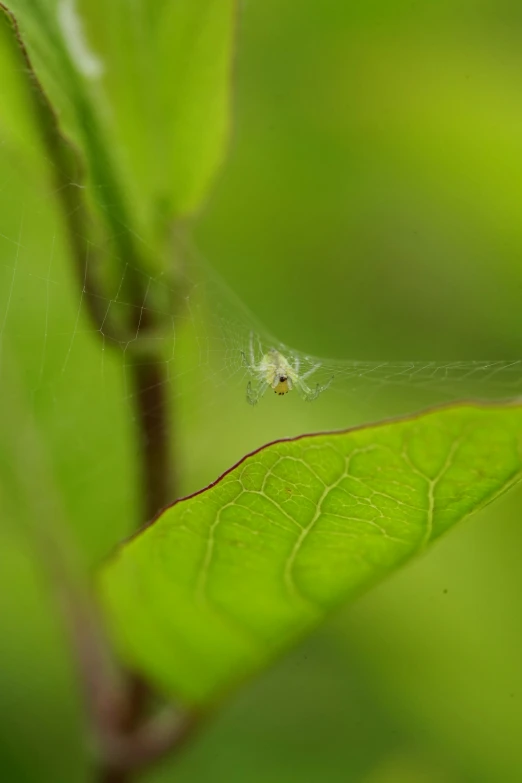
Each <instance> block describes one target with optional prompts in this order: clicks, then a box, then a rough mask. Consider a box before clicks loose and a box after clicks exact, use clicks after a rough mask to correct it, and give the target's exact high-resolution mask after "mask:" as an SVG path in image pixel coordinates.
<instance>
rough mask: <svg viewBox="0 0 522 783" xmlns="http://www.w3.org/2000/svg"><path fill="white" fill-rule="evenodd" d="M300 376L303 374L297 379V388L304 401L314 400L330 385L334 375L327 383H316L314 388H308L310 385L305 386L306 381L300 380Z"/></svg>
mask: <svg viewBox="0 0 522 783" xmlns="http://www.w3.org/2000/svg"><path fill="white" fill-rule="evenodd" d="M302 377H303V376H301V378H300V379H299V380H300V383H299V385H298V388H299V391H300V392H301V397H302V398H303V400H305V401H306V402H313V401H314V400H316V399H317V398H318V397H319V395H320V394H321V393H322V392H324V391H326V390H327V388H328V387H329V386H330V384H331V382H332V381H333V379H334V376H333V375H332V377H331V378H330V380H329V381H328V383H325V384H323V385H321V384H319V383H318V384H317V385H316V387H315V389H310V387H309V386H307V385H306V383H303V382H302Z"/></svg>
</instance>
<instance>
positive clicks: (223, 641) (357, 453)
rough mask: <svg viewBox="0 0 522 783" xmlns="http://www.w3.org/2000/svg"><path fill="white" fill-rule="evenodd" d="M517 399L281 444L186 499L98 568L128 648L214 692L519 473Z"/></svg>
mask: <svg viewBox="0 0 522 783" xmlns="http://www.w3.org/2000/svg"><path fill="white" fill-rule="evenodd" d="M521 443H522V406H519V405H508V406H487V405H480V404H463V405H459V406H456V407H451V408H442V409H437V410H433V411H430V412H427V413H424V414H420V415H418V416H415V417H412V418H408V419H402V420H396V421H390V422H385V423H382V424H377V425H372V426H368V427H364V428H361V429H355V430H349V431H347V432H333V433H326V434H318V435H308V436H303V437H300V438H296V439H293V440H286V441H278V442H275V443H272V444H270V445H268V446H266V447H264V448H261V449H260V450H259V451H256V452H254V453H253V454H251V455H249V456H247V457H245V458H244V459H243V460H242V461H241V462H240V463H238V464H237V465H236V466H235V467H233V468H232V469H231V470H230V471H228V472H227V473H225V474H224V475H223V476H222V477H221V478H220V479H218V480H217V481H216V482H215V483H214V484H212V485H210V486H209V487H208V488H207V489H205V490H203V491H201V492H199V493H196V494H195V495H193V496H191V497H189V498H185V499H183V500H180V501H178V502H177V503H175V504H174V505H173V506H171V507H170V508H168V509H167V510H165V511H164V512H163V513H162V514H161V515H160V516H159V518H158V519H157V520H156V521H155V522H154V523H153V524H152V525H151V526H150V527H148V528H147V529H145V530H144V531H143V532H142V533H140V534H139V535H137V536H136V537H135V538H134V539H133V540H131V541H130V542H128V543H127V544H125V545H123V546H122V547H121V549H120V550H119V551H118V552H117V553H116V554H115V556H114V557H113V558H112V560H111V561H110V562H109V563H108V564H107V565H106V566H105V567H104V569H103V571H102V573H101V594H102V600H103V602H104V605H105V609H106V612H107V616H108V618H109V624H110V627H111V628H112V632H113V634H114V638H115V640H116V643H117V646H118V648H119V650H120V652H121V655H122V656H123V658H124V659H125V660H126V662H127V663H128V664H129V665H130V666H132V667H133V668H135V669H137V670H139V671H140V672H142V673H143V674H144V675H145V676H147V677H149V678H150V679H151V680H153V681H154V682H155V683H156V684H157V685H158V686H160V687H161V688H162V689H163V690H165V691H166V692H167V693H168V694H169V695H171V696H173V697H175V698H177V699H180V700H181V701H182V702H185V703H186V704H199V705H201V704H205V703H208V702H209V701H213V700H215V699H216V698H217V697H218V696H220V695H221V694H222V693H223V692H224V691H226V690H228V689H230V688H231V687H232V686H233V685H234V684H236V683H237V682H238V681H240V680H241V679H242V678H244V677H246V676H247V675H249V674H251V673H253V672H254V671H256V670H258V669H260V668H261V667H263V666H264V665H266V664H267V663H268V662H269V661H270V660H271V659H272V658H274V656H275V655H276V654H278V653H279V652H281V651H282V650H283V649H284V648H286V647H288V646H289V645H291V644H292V643H294V642H295V641H296V640H297V639H298V638H299V637H301V636H302V635H303V634H304V633H305V632H306V631H309V630H310V629H311V628H313V627H314V626H315V625H316V624H317V623H318V622H319V621H320V620H321V619H322V618H323V616H324V615H325V613H326V612H327V611H329V610H330V609H332V608H333V607H335V606H337V605H338V604H340V603H341V602H342V601H345V600H346V599H348V598H351V597H353V596H354V595H356V594H358V593H360V592H361V591H362V590H363V589H365V588H367V587H368V586H370V585H371V584H373V583H374V582H376V581H377V580H378V579H380V578H382V577H383V576H385V575H386V574H388V573H390V572H391V571H393V570H394V569H395V568H397V567H398V566H399V565H400V564H402V563H404V562H405V561H406V560H408V559H409V558H410V557H412V556H413V555H414V554H416V553H418V552H420V551H422V550H423V549H424V548H425V547H426V546H427V545H428V544H429V543H431V542H432V541H433V540H435V539H436V538H437V537H438V536H440V535H441V534H442V533H443V532H445V531H446V530H447V529H448V528H449V527H451V526H452V525H453V524H455V522H458V521H459V520H460V519H462V518H463V517H465V516H466V515H468V514H470V513H471V512H473V511H475V510H477V509H478V508H481V507H482V506H484V505H485V504H486V503H489V502H490V501H491V500H492V499H493V498H495V497H497V496H498V495H499V494H501V493H502V492H504V491H505V490H506V489H508V488H509V487H510V486H512V485H513V484H514V483H515V482H516V481H518V480H519V479H520V476H521V472H522V455H521Z"/></svg>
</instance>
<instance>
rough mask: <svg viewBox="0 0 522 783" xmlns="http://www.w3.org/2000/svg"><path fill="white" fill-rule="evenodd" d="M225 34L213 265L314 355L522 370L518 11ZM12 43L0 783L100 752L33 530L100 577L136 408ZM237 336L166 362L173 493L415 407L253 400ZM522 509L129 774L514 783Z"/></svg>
mask: <svg viewBox="0 0 522 783" xmlns="http://www.w3.org/2000/svg"><path fill="white" fill-rule="evenodd" d="M115 5H119V6H120V5H121V4H115ZM238 34H239V47H238V55H237V60H236V63H235V83H236V93H235V97H234V106H235V108H234V122H233V133H232V138H231V143H230V152H229V157H228V160H227V163H226V165H225V166H224V168H223V169H222V171H221V174H220V177H219V180H218V182H217V185H216V187H215V188H214V190H213V193H212V197H211V199H210V201H209V203H208V205H207V207H206V209H205V210H204V212H203V214H202V215H201V218H200V219H199V221H198V222H197V224H196V226H195V231H194V235H195V239H196V245H197V247H198V248H199V250H200V251H201V253H202V255H203V256H204V257H205V258H206V259H207V261H208V263H209V265H210V266H211V267H213V268H214V269H215V270H216V271H217V272H218V273H219V274H220V275H221V277H222V278H223V279H224V280H225V282H226V284H227V285H228V286H230V288H231V289H232V290H233V291H234V292H235V293H236V294H237V295H238V297H239V298H240V300H241V301H243V302H244V303H245V304H246V305H247V307H248V308H250V309H251V311H252V312H253V313H254V314H255V315H256V316H257V317H258V318H260V319H261V321H263V322H264V323H265V324H266V326H267V327H268V328H269V329H270V331H271V332H272V333H274V334H275V335H277V337H278V338H279V339H281V340H282V341H284V342H285V343H287V344H289V345H291V346H295V347H296V348H299V349H301V350H304V351H307V352H310V353H314V354H317V355H320V356H335V357H339V358H347V359H361V360H381V359H382V360H395V359H407V360H409V359H415V358H422V359H424V358H429V359H441V360H443V359H453V358H455V359H461V358H469V359H483V358H495V359H504V358H505V359H510V358H520V356H521V334H522V316H521V313H522V309H521V307H520V299H521V293H522V264H521V261H520V258H521V254H522V220H521V215H522V45H521V44H522V9H521V7H520V4H519V3H516V2H512V1H511V0H495V2H493V0H482V1H481V2H478V1H477V0H474V1H473V2H470V0H441V1H440V2H437V3H432V2H428V0H422V1H420V0H419V1H417V2H414V1H412V0H409V1H406V0H397V2H392V3H390V2H387V1H385V0H374V2H367V3H364V4H362V3H361V4H351V3H345V2H342V1H341V0H324V2H322V3H321V4H316V3H313V2H311V0H303V2H300V3H292V2H284V1H281V0H279V1H278V2H275V0H265V2H263V3H261V2H253V0H248V1H247V2H245V3H244V4H243V7H242V13H241V19H240V24H239V31H238ZM96 35H97V33H96V29H94V28H93V29H92V30H91V40H92V43H93V46H94V48H95V49H96V47H97V46H98V48H99V49H100V50H101V48H102V43H103V42H102V36H101V33H100V37H99V38H97V37H96ZM3 43H4V42H3V41H0V44H2V47H1V48H0V66H3V67H2V68H1V71H0V72H1V73H2V85H1V91H0V134H1V138H0V337H1V338H2V342H1V352H0V381H1V388H2V402H3V404H2V406H1V411H0V439H1V443H0V468H1V485H0V504H1V509H2V516H3V520H4V521H3V523H2V528H1V531H0V573H1V575H2V589H1V590H0V607H1V608H0V617H1V618H2V620H1V630H0V704H1V710H0V780H2V781H3V780H5V781H9V783H11V781H13V782H14V781H16V783H18V782H19V781H20V783H25V781H27V782H28V783H33V782H36V781H39V783H43V782H45V781H49V783H51V782H52V783H76V781H78V782H80V781H89V780H91V779H92V769H91V766H90V761H89V756H90V751H91V750H92V741H91V738H90V735H89V733H88V732H86V726H85V723H86V721H85V718H84V716H83V712H82V706H81V693H80V689H79V687H78V684H77V682H76V676H75V671H74V666H73V662H72V660H71V658H70V655H69V652H68V648H67V642H66V639H65V635H64V630H63V626H62V623H61V621H60V615H59V613H58V611H57V609H56V596H54V595H53V592H52V590H51V589H50V588H49V585H48V581H47V578H46V571H45V567H44V564H43V563H42V558H41V552H40V550H39V547H38V545H37V544H35V541H37V540H38V539H39V534H38V535H35V534H34V529H35V527H36V528H37V530H38V531H41V530H45V529H47V528H48V526H52V529H53V530H55V529H57V530H59V531H60V533H59V534H60V535H61V536H64V537H66V538H67V539H68V540H70V541H71V546H72V547H74V548H75V551H77V552H79V553H80V554H79V558H80V559H81V560H82V561H83V563H84V564H85V565H86V566H87V567H88V568H89V569H92V570H93V569H94V568H95V565H96V563H98V562H99V561H100V559H101V558H102V557H103V556H104V555H105V554H106V553H107V552H108V551H109V550H110V548H111V547H112V546H114V544H115V543H116V542H117V541H118V540H120V539H121V538H122V537H123V536H124V535H126V534H127V533H128V532H129V531H130V530H131V529H132V527H133V524H134V522H135V519H134V517H135V512H134V506H135V501H136V497H135V489H134V487H135V480H134V479H135V475H136V460H135V454H136V446H135V444H134V441H133V423H132V397H130V398H129V390H128V388H126V386H125V382H126V379H127V376H126V373H125V367H123V370H122V360H121V357H119V356H117V355H116V353H115V352H111V351H110V350H109V347H108V346H105V345H104V344H103V343H102V340H101V339H100V338H99V335H97V334H95V333H93V330H92V327H90V326H89V324H88V322H87V320H86V318H85V313H84V312H83V309H82V307H81V306H80V305H81V297H80V294H79V290H78V288H77V286H76V280H75V277H74V274H73V271H72V269H71V265H70V262H69V259H68V257H67V252H66V243H65V240H64V237H63V229H62V227H61V221H60V215H59V212H58V209H57V207H56V204H55V203H54V201H53V199H52V198H49V185H48V182H47V183H46V177H47V173H46V172H47V166H48V162H47V161H46V160H45V154H44V153H43V152H42V150H41V147H40V143H39V140H38V137H37V133H36V131H35V130H34V129H33V128H32V126H31V123H30V122H28V121H27V106H25V104H24V102H23V100H22V99H20V98H19V84H18V82H19V80H20V78H21V77H20V74H18V73H17V72H16V71H15V70H13V68H12V65H10V63H9V54H8V51H7V47H4V46H3ZM104 57H105V60H106V63H107V68H108V69H109V71H110V68H111V60H110V50H109V51H104ZM214 290H215V289H212V292H214ZM215 295H216V296H217V294H214V293H211V294H210V296H209V297H208V298H209V299H210V300H212V299H213V297H214V296H215ZM223 301H224V302H225V305H226V298H225V299H224V300H223ZM212 304H214V302H212V301H210V305H212ZM235 317H236V315H234V318H235ZM210 328H212V327H210ZM242 328H243V330H244V332H245V333H248V329H249V320H248V315H245V316H244V323H243V325H242ZM211 337H212V338H213V335H212V333H211ZM212 344H213V343H212ZM228 347H229V346H228V345H227V344H224V345H223V347H222V350H223V351H224V352H225V353H223V354H219V352H218V353H217V354H216V356H215V357H214V356H213V357H212V359H211V362H212V367H213V368H214V369H215V372H216V375H219V384H216V385H213V383H212V382H211V380H209V379H211V378H212V375H211V374H208V373H207V371H206V370H205V371H203V370H202V372H201V378H200V379H199V383H198V367H200V366H201V367H203V365H202V364H200V362H201V359H200V358H198V354H197V351H198V350H199V349H200V346H197V345H192V343H191V341H190V339H188V342H187V346H185V348H184V349H183V353H182V355H181V356H180V363H181V369H180V367H178V365H177V363H176V355H175V358H174V360H173V361H172V362H171V363H170V362H169V371H170V377H171V381H172V385H171V390H172V397H173V402H174V409H175V411H176V415H177V416H178V421H179V422H180V425H179V431H177V433H176V437H177V443H178V449H179V458H180V464H181V465H183V469H184V470H183V475H182V488H181V489H182V491H183V492H188V491H191V490H194V489H196V488H198V487H201V486H203V485H204V484H206V483H208V482H209V481H211V480H213V479H214V478H215V477H216V475H218V473H219V471H221V470H223V469H225V468H226V467H228V466H229V465H230V464H232V463H233V462H234V461H235V460H237V459H239V458H240V457H241V456H242V455H243V454H244V453H245V452H246V451H248V450H251V449H253V448H255V447H257V446H259V445H260V444H262V443H263V442H266V441H267V440H269V439H271V438H274V437H280V436H283V435H287V434H294V433H297V432H302V431H306V430H311V429H316V428H322V427H327V426H335V427H342V426H350V425H352V424H354V423H360V422H361V421H371V420H373V419H375V418H377V417H379V416H382V415H389V414H390V413H393V412H394V410H395V409H404V410H406V409H407V410H411V409H412V408H416V407H419V406H420V404H421V401H420V400H418V399H416V398H415V395H413V394H410V393H408V390H406V391H405V396H404V398H403V399H402V400H399V401H397V400H396V399H394V400H393V402H392V401H390V400H389V399H387V395H386V390H385V393H384V395H380V397H379V399H378V400H376V401H375V404H373V403H372V401H371V400H370V402H368V400H366V399H358V398H357V397H355V398H353V397H352V396H348V395H345V394H343V393H334V390H332V394H331V395H330V394H328V395H323V396H322V397H321V398H320V400H318V401H317V404H314V406H306V405H305V404H304V403H301V401H300V400H299V399H293V395H290V396H289V397H288V398H285V399H284V400H283V401H280V400H277V399H274V398H273V397H272V396H270V398H267V399H265V400H263V402H262V404H260V405H259V406H258V407H257V408H255V409H251V408H250V407H249V406H247V405H246V404H243V399H244V387H243V385H242V384H243V380H242V379H241V378H239V379H238V377H237V375H238V373H237V367H236V368H234V367H233V365H232V364H231V363H230V361H231V360H230V358H229V357H228V356H226V351H227V349H228ZM183 362H185V363H186V364H187V366H190V367H192V368H195V372H194V371H193V370H192V371H191V372H190V373H188V376H189V377H190V382H189V381H187V380H186V379H185V375H184V374H183V372H182V368H183ZM124 363H125V362H124V361H123V365H124ZM220 366H221V367H220ZM229 367H230V368H232V369H231V370H230V373H231V378H230V382H228V379H227V372H228V368H229ZM239 374H240V373H239ZM365 396H366V395H364V394H363V397H365ZM391 396H392V395H391V393H390V397H391ZM240 400H241V405H240V404H239V401H240ZM281 402H282V403H284V404H283V405H281ZM372 406H373V407H372ZM521 499H522V495H521V493H520V492H518V493H517V492H513V493H512V494H511V495H510V496H508V497H507V498H505V499H503V500H501V501H499V502H497V503H496V504H495V505H493V506H492V507H491V508H490V509H487V510H486V511H483V512H481V513H480V514H479V515H477V517H475V518H474V519H473V520H472V521H471V522H469V523H465V524H464V525H462V527H461V528H460V529H458V530H457V531H456V532H454V533H452V535H451V536H449V537H448V538H447V539H445V540H443V542H442V543H440V544H439V545H438V546H437V548H436V549H435V550H434V551H433V552H431V553H430V554H429V555H427V556H426V557H425V558H423V559H422V560H420V561H418V562H417V563H415V564H414V565H413V566H412V567H409V568H407V569H405V570H404V571H403V572H401V573H400V574H398V575H397V576H395V577H394V578H391V579H389V580H388V581H387V582H386V583H385V584H383V585H381V586H380V587H379V588H377V589H375V590H374V591H373V592H372V593H371V594H370V595H368V596H366V597H365V598H364V599H362V600H361V601H359V602H358V604H357V605H356V606H354V607H352V608H350V609H349V610H347V611H345V612H343V613H341V614H340V615H338V616H337V617H335V618H334V619H332V621H331V622H330V623H329V624H328V625H327V626H326V627H325V628H323V629H322V630H321V631H320V632H319V633H317V634H316V635H315V636H314V638H312V639H310V640H309V641H308V642H306V643H305V644H304V645H302V646H301V647H300V648H299V649H298V650H296V651H294V652H293V653H292V654H291V655H289V656H288V657H287V658H286V659H285V660H284V661H282V662H280V663H279V664H278V665H277V666H275V667H274V668H273V669H272V670H271V671H270V672H267V673H266V674H265V675H264V676H263V677H261V678H260V679H259V680H258V681H257V682H255V683H251V684H248V685H247V686H246V687H245V688H244V690H243V691H242V692H241V693H240V694H238V695H237V696H235V697H234V698H233V699H232V700H231V701H230V703H229V704H228V705H226V706H225V707H224V709H223V712H222V713H221V714H220V715H219V716H218V717H217V719H216V720H215V721H214V722H213V723H212V724H211V725H210V726H209V727H208V729H207V730H206V731H205V733H204V734H203V735H202V736H201V737H200V738H199V739H198V740H197V741H196V742H195V743H194V744H193V745H192V746H190V747H189V748H187V750H186V751H185V752H184V754H183V756H182V757H180V758H179V759H178V760H177V761H176V762H169V761H167V762H165V763H163V764H162V765H161V766H159V767H158V768H157V769H156V770H154V771H153V772H151V773H149V774H148V775H147V776H146V778H145V779H146V780H149V781H151V783H152V781H154V783H162V782H166V781H175V782H176V783H200V782H201V781H205V782H206V781H214V780H216V781H222V780H227V781H228V782H229V783H243V781H252V782H253V783H267V782H268V781H269V782H270V783H293V782H294V781H296V782H297V781H299V782H300V783H315V782H316V781H323V780H325V781H333V782H334V783H335V782H336V781H339V782H340V781H353V782H354V783H410V781H411V783H493V781H495V783H496V782H497V781H500V780H501V781H505V782H506V783H511V781H513V783H515V781H520V780H522V743H520V736H521V734H522V670H521V665H520V661H521V660H522V623H521V610H522V570H521V569H520V555H519V552H520V551H521V547H522V529H521V525H520V508H521ZM86 733H87V740H86Z"/></svg>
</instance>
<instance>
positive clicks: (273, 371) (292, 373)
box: [241, 334, 333, 405]
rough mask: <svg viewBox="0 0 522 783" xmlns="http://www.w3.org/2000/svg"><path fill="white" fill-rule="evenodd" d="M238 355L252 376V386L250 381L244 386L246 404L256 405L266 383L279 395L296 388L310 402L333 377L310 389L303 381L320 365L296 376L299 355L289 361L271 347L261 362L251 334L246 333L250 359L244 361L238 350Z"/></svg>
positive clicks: (323, 389)
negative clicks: (248, 340) (245, 387)
mask: <svg viewBox="0 0 522 783" xmlns="http://www.w3.org/2000/svg"><path fill="white" fill-rule="evenodd" d="M241 355H242V357H243V362H244V364H245V367H246V368H247V369H248V370H249V372H250V373H251V375H253V376H254V378H255V379H256V383H255V385H254V386H252V382H251V381H249V382H248V385H247V393H246V398H247V402H249V403H250V405H256V403H258V402H259V400H260V399H261V397H262V396H263V394H264V393H265V392H266V390H267V389H268V387H269V386H270V388H271V389H273V390H274V392H275V393H276V394H279V395H283V394H286V393H287V392H289V391H292V389H297V391H298V392H299V394H300V395H301V397H302V398H303V400H306V401H307V402H312V401H313V400H315V399H317V397H318V396H319V395H320V394H321V392H323V391H325V390H326V389H327V388H328V387H329V386H330V384H331V382H332V380H333V377H332V378H330V380H329V381H328V383H326V384H325V385H324V386H321V385H319V384H317V385H316V387H315V388H314V389H311V388H310V387H309V386H307V384H306V383H305V380H306V378H308V377H309V376H310V375H312V373H314V372H315V371H316V370H318V369H319V367H320V366H321V365H320V364H314V366H313V367H311V368H310V369H309V370H307V371H306V372H305V373H303V374H302V375H300V374H299V357H298V356H296V357H295V359H294V362H293V364H292V363H291V362H290V361H289V360H288V359H287V358H286V357H285V356H283V354H282V353H279V351H277V350H276V349H275V348H270V350H269V351H268V352H267V353H265V354H263V356H262V357H261V361H260V362H256V357H255V352H254V340H253V334H251V335H250V361H248V360H247V357H246V356H245V354H244V352H243V351H241Z"/></svg>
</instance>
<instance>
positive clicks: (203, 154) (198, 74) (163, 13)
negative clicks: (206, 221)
mask: <svg viewBox="0 0 522 783" xmlns="http://www.w3.org/2000/svg"><path fill="white" fill-rule="evenodd" d="M8 5H9V7H10V8H11V10H12V11H13V12H14V13H15V14H16V16H17V19H18V22H19V24H20V27H21V32H22V36H23V38H24V40H25V41H26V43H27V45H28V48H29V53H30V56H31V58H32V60H33V62H34V66H35V70H36V72H37V74H38V76H39V78H40V80H41V81H42V83H43V85H44V88H45V89H46V91H47V92H48V94H49V95H50V98H51V101H52V103H53V105H54V106H55V108H56V109H57V111H58V113H59V115H60V120H61V122H62V125H63V127H64V129H65V131H66V132H67V133H69V134H70V135H71V136H72V137H73V138H74V140H75V141H76V143H77V144H78V145H79V146H80V147H81V149H82V152H83V153H84V155H85V159H86V164H87V169H88V173H89V175H90V183H91V184H92V186H93V188H92V193H91V196H92V198H93V199H94V200H95V201H96V202H97V203H98V204H99V206H100V213H101V215H102V217H103V218H104V219H105V220H106V222H107V225H108V228H109V229H110V232H111V233H112V235H113V236H114V237H115V238H116V239H117V249H118V252H119V254H120V256H121V257H122V258H123V259H124V262H128V263H130V264H131V265H132V264H133V263H138V265H139V263H140V256H141V255H143V254H144V253H145V250H144V248H143V247H140V246H139V243H136V242H135V237H134V233H135V232H138V233H140V235H141V236H142V237H143V238H144V239H145V240H146V242H147V243H148V244H149V245H150V246H151V247H153V248H155V249H156V252H157V251H158V250H159V249H161V244H162V242H165V241H167V239H168V224H169V222H170V221H171V220H173V219H180V218H184V217H187V216H188V215H190V214H192V213H194V212H195V211H196V210H197V209H198V208H199V207H200V206H201V204H202V202H203V201H204V199H205V198H206V196H207V195H208V192H209V190H210V187H211V185H212V184H213V181H214V178H215V176H216V173H217V171H218V169H219V166H220V164H221V163H222V161H223V157H224V154H225V150H226V144H227V141H228V130H229V117H230V93H231V71H232V60H233V54H234V34H235V26H236V13H237V8H236V0H198V2H197V3H195V2H193V0H176V2H174V3H166V2H161V3H150V2H149V0H137V1H136V2H133V3H132V4H131V5H130V6H129V4H128V3H127V2H121V0H110V2H107V0H88V2H73V1H72V0H60V2H58V0H31V2H29V0H11V2H9V3H8ZM122 228H124V229H125V228H127V229H129V231H123V232H122ZM146 261H147V263H153V262H151V261H150V259H148V260H147V259H146ZM156 261H157V260H156Z"/></svg>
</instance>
